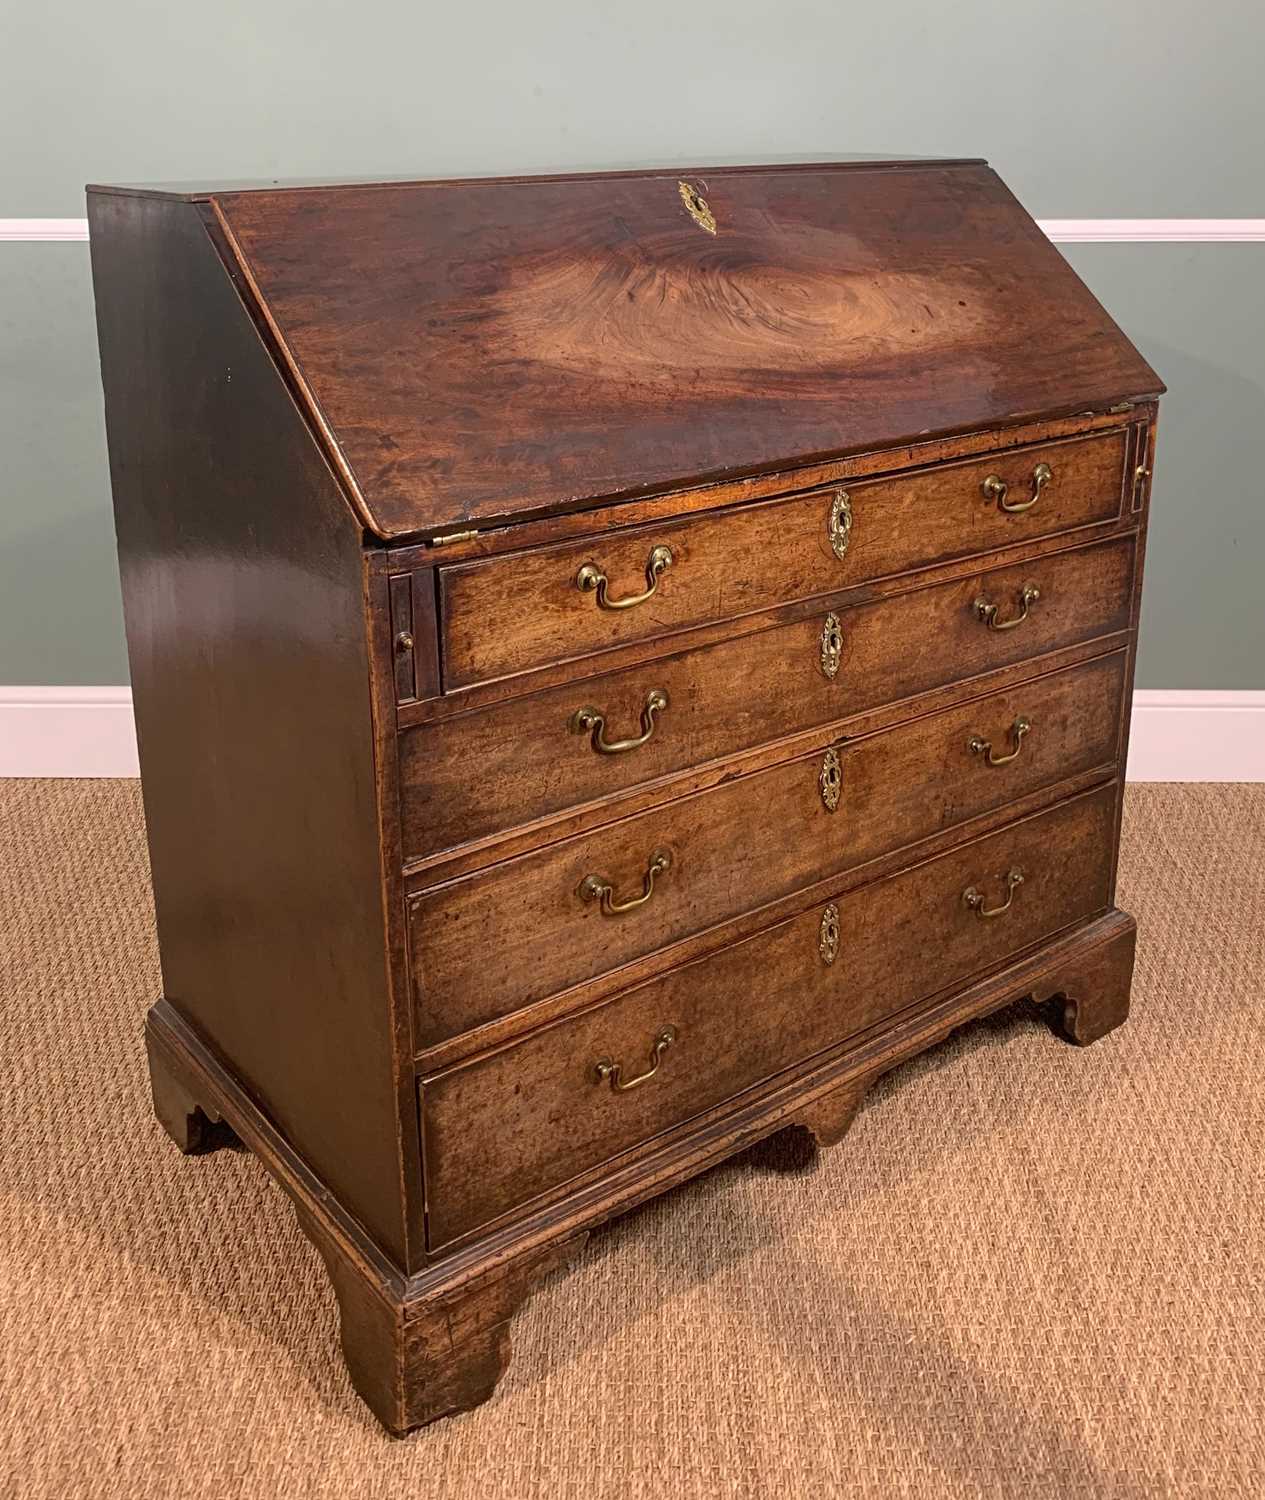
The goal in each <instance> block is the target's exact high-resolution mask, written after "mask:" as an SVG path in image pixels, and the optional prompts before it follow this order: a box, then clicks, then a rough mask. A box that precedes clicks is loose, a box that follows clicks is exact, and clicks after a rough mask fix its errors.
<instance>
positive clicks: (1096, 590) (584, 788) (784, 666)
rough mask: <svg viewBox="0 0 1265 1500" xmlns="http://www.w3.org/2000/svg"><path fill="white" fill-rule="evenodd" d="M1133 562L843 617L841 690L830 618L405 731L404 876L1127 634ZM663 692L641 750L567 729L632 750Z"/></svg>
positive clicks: (1025, 567) (1082, 552) (930, 592)
mask: <svg viewBox="0 0 1265 1500" xmlns="http://www.w3.org/2000/svg"><path fill="white" fill-rule="evenodd" d="M1133 555H1134V551H1133V541H1132V539H1131V538H1128V537H1126V538H1121V539H1118V540H1115V541H1111V542H1107V543H1104V544H1100V545H1097V546H1090V547H1081V548H1072V549H1069V550H1068V551H1064V552H1057V553H1051V554H1047V555H1045V556H1043V557H1040V558H1038V559H1034V560H1032V561H1030V562H1027V563H1023V564H1020V565H1017V566H1011V567H1006V568H1000V569H997V570H993V571H988V572H983V573H978V574H973V575H968V576H967V577H965V578H961V579H959V580H957V581H955V582H953V583H948V584H942V585H940V586H938V587H935V588H925V589H918V590H914V591H911V592H910V593H907V594H898V595H895V596H893V597H891V598H888V599H883V600H881V601H879V602H876V603H872V604H864V605H857V606H854V607H853V608H850V609H846V610H842V611H841V612H840V616H839V618H840V625H841V630H842V641H843V645H842V653H841V661H840V666H839V670H838V672H837V674H836V676H835V677H834V678H833V679H831V678H827V677H826V676H824V675H823V673H822V670H821V666H820V661H821V637H822V632H823V629H824V627H825V624H826V619H827V613H828V611H827V610H826V609H825V608H823V609H822V611H821V614H820V615H814V616H811V617H809V618H806V619H804V620H801V621H798V622H797V623H795V624H792V625H788V626H784V627H781V628H779V629H775V630H766V631H762V632H760V633H759V634H757V635H752V636H746V637H741V638H739V639H737V640H734V641H729V642H727V643H725V644H723V645H719V646H712V647H708V648H706V649H703V650H698V651H690V652H684V653H682V654H681V655H679V656H674V657H668V658H667V659H665V660H663V661H656V662H649V663H646V664H644V665H642V666H639V667H636V668H630V669H629V670H627V671H624V672H615V673H611V674H609V675H607V676H600V677H592V678H588V679H587V680H585V681H583V682H580V683H575V684H572V685H571V686H569V687H566V688H559V689H553V690H551V691H548V692H544V693H540V694H538V695H535V696H532V697H525V698H520V699H515V700H513V701H511V702H509V703H505V704H501V705H499V706H497V707H495V708H490V709H485V710H482V711H480V712H475V713H470V714H465V715H460V716H457V717H455V718H452V719H446V720H442V721H438V722H436V723H434V724H429V725H422V726H419V727H417V728H414V729H409V730H406V731H405V732H404V733H403V734H402V735H401V737H400V787H401V816H402V820H403V829H404V834H403V847H404V857H405V860H406V861H407V860H408V859H409V858H410V857H415V856H420V855H425V854H429V853H432V852H434V851H436V850H439V849H445V848H452V847H456V846H457V845H458V844H460V843H461V842H463V841H465V840H470V839H475V838H478V837H480V836H483V835H487V834H492V833H496V832H504V831H507V830H510V829H512V828H514V827H515V826H516V825H517V824H520V823H526V822H528V821H530V820H531V819H533V818H539V817H541V816H543V815H545V814H550V813H555V812H561V811H562V810H564V809H566V808H570V807H575V806H579V805H581V804H584V803H587V802H590V801H596V800H601V799H604V798H607V797H614V796H616V795H618V794H619V793H621V792H624V791H627V790H629V789H631V788H632V787H636V786H641V785H643V784H645V783H647V782H650V781H653V780H655V779H656V778H659V777H662V776H665V775H668V774H670V773H672V772H676V771H681V770H684V769H685V768H687V767H690V766H694V765H698V764H699V763H701V762H704V761H709V760H712V759H716V758H721V757H725V756H728V755H732V754H734V753H735V752H737V751H739V750H745V749H749V748H750V747H752V746H754V745H760V744H764V743H767V742H770V741H774V740H777V739H779V738H781V737H782V736H784V735H788V734H791V733H794V732H797V731H800V730H806V729H810V728H813V727H814V726H817V725H826V724H829V723H831V722H833V721H835V720H839V719H842V718H845V717H846V716H847V715H848V714H854V713H858V712H860V711H861V710H863V709H865V708H866V707H869V706H876V705H878V704H881V703H889V702H894V701H897V700H900V699H903V698H907V697H912V696H913V695H915V694H917V693H921V692H926V691H928V690H930V689H932V688H935V687H937V686H939V685H940V684H941V683H946V682H952V681H955V680H960V679H963V678H969V677H972V676H975V675H976V674H978V673H981V672H986V671H989V670H990V669H992V668H996V667H1002V666H1007V665H1009V664H1011V663H1013V662H1017V661H1023V660H1025V659H1028V658H1033V657H1037V656H1039V655H1041V654H1042V653H1043V652H1047V651H1053V650H1056V649H1058V648H1059V647H1061V646H1066V645H1069V644H1071V643H1072V642H1074V641H1081V640H1092V639H1094V638H1095V637H1097V636H1100V635H1106V634H1108V633H1110V632H1111V631H1113V630H1122V629H1124V628H1125V627H1126V626H1127V624H1128V619H1129V599H1130V592H1129V591H1130V588H1131V580H1132V569H1133ZM1028 583H1035V584H1037V585H1038V586H1039V587H1040V590H1041V598H1040V600H1039V601H1038V602H1037V603H1036V604H1034V605H1033V606H1032V608H1031V613H1030V616H1029V618H1028V619H1027V620H1026V621H1025V622H1024V624H1023V625H1021V626H1019V627H1018V628H1017V629H1013V630H1007V631H1001V632H999V631H993V630H989V629H988V628H987V627H986V625H985V624H984V622H983V621H981V620H980V618H979V617H978V614H977V612H976V608H975V601H976V600H977V599H978V598H980V597H981V596H983V597H986V598H987V599H988V600H990V601H991V602H993V603H995V604H997V606H998V608H999V610H1000V611H1001V618H1002V619H1006V618H1009V617H1010V616H1011V615H1012V614H1014V613H1017V611H1018V607H1019V606H1018V600H1019V596H1020V594H1021V593H1022V590H1023V588H1024V586H1025V585H1026V584H1028ZM655 690H659V691H661V692H663V693H664V694H665V695H666V696H667V699H668V707H667V708H666V709H665V710H663V711H662V712H661V713H660V714H659V715H658V717H657V720H656V727H655V731H654V734H653V736H652V737H651V738H650V740H648V741H647V743H646V744H644V745H642V746H641V747H640V748H639V749H637V750H633V751H630V752H628V753H624V754H618V755H601V754H596V753H594V751H593V749H592V744H591V739H590V737H589V736H587V735H584V734H578V733H574V732H573V731H572V730H571V728H570V727H569V726H570V725H571V723H572V721H573V716H574V714H575V713H576V711H577V710H579V709H582V708H584V707H586V706H593V707H596V708H598V709H600V710H601V712H602V713H603V714H604V715H605V716H606V719H607V725H608V729H607V731H606V732H607V734H608V736H609V737H610V738H616V737H623V736H626V735H635V734H636V733H637V730H638V725H639V718H640V715H641V712H642V709H643V705H644V704H645V702H646V698H647V695H648V694H650V693H651V692H653V691H655Z"/></svg>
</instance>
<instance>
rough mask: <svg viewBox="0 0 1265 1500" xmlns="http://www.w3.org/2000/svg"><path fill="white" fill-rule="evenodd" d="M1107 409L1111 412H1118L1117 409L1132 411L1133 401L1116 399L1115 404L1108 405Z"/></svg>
mask: <svg viewBox="0 0 1265 1500" xmlns="http://www.w3.org/2000/svg"><path fill="white" fill-rule="evenodd" d="M1107 410H1108V412H1112V413H1114V412H1118V411H1132V410H1133V402H1132V401H1118V402H1117V403H1116V404H1115V406H1109V407H1108V408H1107Z"/></svg>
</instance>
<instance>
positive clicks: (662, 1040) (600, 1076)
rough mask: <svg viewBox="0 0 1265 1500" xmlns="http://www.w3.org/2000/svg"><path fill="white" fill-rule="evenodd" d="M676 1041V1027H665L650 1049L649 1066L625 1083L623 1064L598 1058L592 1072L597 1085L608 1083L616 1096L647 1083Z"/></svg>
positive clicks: (605, 1058)
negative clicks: (595, 1077) (623, 1079)
mask: <svg viewBox="0 0 1265 1500" xmlns="http://www.w3.org/2000/svg"><path fill="white" fill-rule="evenodd" d="M674 1041H676V1027H675V1026H665V1027H664V1028H663V1030H662V1031H661V1032H660V1033H659V1034H658V1036H656V1037H655V1039H654V1041H653V1043H651V1047H650V1066H649V1068H647V1069H646V1071H645V1072H644V1073H638V1074H637V1076H636V1078H630V1079H629V1080H628V1082H627V1083H624V1082H623V1081H622V1078H621V1075H622V1073H623V1070H624V1065H623V1063H617V1062H615V1061H613V1060H612V1059H611V1058H609V1057H602V1058H599V1059H598V1061H597V1062H595V1063H594V1064H593V1071H594V1073H595V1074H596V1075H597V1081H598V1083H607V1082H609V1083H610V1086H611V1091H612V1092H613V1093H616V1094H626V1093H627V1092H628V1090H629V1089H635V1088H639V1087H640V1086H641V1085H642V1084H643V1083H649V1081H650V1080H651V1079H652V1078H653V1077H654V1075H655V1074H656V1073H657V1072H658V1071H659V1064H660V1062H662V1060H663V1054H664V1053H665V1052H666V1051H667V1050H668V1048H669V1047H670V1046H671V1045H672V1043H673V1042H674Z"/></svg>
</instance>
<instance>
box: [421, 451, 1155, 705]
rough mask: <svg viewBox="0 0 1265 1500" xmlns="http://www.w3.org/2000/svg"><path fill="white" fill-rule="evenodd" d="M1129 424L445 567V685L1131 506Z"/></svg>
mask: <svg viewBox="0 0 1265 1500" xmlns="http://www.w3.org/2000/svg"><path fill="white" fill-rule="evenodd" d="M1124 470H1125V431H1124V429H1123V428H1116V429H1113V430H1111V431H1109V432H1103V433H1095V434H1094V435H1092V436H1090V437H1085V438H1073V439H1068V440H1065V441H1062V442H1054V443H1041V444H1036V445H1033V446H1030V447H1027V448H1016V449H1011V450H1009V451H1007V452H1005V453H998V454H993V455H991V456H986V457H984V458H978V459H972V460H971V461H970V462H963V463H953V464H942V465H939V466H937V467H935V468H927V469H918V470H914V471H911V472H908V473H904V474H899V475H894V476H889V477H888V478H885V479H871V480H865V481H864V482H861V483H856V484H848V485H846V486H832V487H831V488H829V489H825V490H815V491H813V492H812V493H810V494H807V495H797V496H793V497H791V498H789V499H781V500H769V501H764V502H761V503H759V504H751V505H742V506H736V507H732V508H730V509H728V510H718V511H712V512H709V513H707V514H703V515H698V516H695V517H693V518H691V519H687V520H682V521H672V522H667V523H663V524H655V525H651V526H635V527H628V528H627V529H624V530H618V531H612V532H608V533H607V534H606V535H603V536H596V537H589V538H587V539H585V540H583V541H579V542H567V543H565V544H562V545H559V546H556V547H541V548H538V549H537V550H535V551H531V552H520V553H515V554H513V555H508V556H502V557H496V558H489V559H486V560H480V561H477V562H469V563H457V564H454V565H453V566H451V567H447V568H441V569H440V572H439V577H440V608H441V620H442V630H443V642H444V644H443V661H444V686H445V688H446V689H452V688H459V687H467V686H469V685H470V684H472V683H475V682H482V681H486V680H488V679H490V678H496V677H507V676H512V675H513V674H514V673H517V672H525V671H529V670H530V669H531V668H533V667H540V666H545V665H548V664H550V663H553V662H558V661H565V660H568V659H570V658H572V657H580V656H587V655H589V654H590V653H592V652H595V651H604V650H608V649H610V648H611V647H614V646H624V645H628V644H629V643H630V642H633V641H639V640H644V639H646V638H647V637H650V636H656V635H664V634H667V633H669V632H671V631H674V630H682V629H685V628H687V627H690V626H695V625H704V624H708V623H711V622H712V621H716V620H724V619H730V618H733V617H734V616H737V615H743V614H748V613H750V612H752V611H754V610H760V609H768V608H771V607H773V606H775V605H778V604H785V603H788V602H790V601H792V600H796V599H804V598H810V597H811V596H813V595H815V594H828V593H836V592H838V591H839V590H840V589H843V588H847V587H848V586H849V585H851V584H854V583H864V582H866V581H867V580H870V579H874V578H883V577H887V576H889V575H891V574H893V573H902V572H907V571H909V570H911V569H915V568H922V567H929V566H932V565H934V564H936V563H941V562H947V561H949V560H950V559H953V558H959V557H967V556H971V555H972V554H975V553H982V552H988V551H990V550H994V549H996V548H999V547H1006V546H1010V545H1012V544H1014V543H1016V542H1026V541H1030V540H1032V539H1033V538H1036V537H1042V536H1048V535H1050V534H1052V533H1054V532H1060V531H1069V530H1072V529H1073V528H1075V527H1078V526H1086V525H1090V524H1092V523H1094V522H1099V521H1110V520H1112V519H1113V518H1114V517H1115V516H1117V515H1118V514H1119V512H1120V503H1121V495H1122V493H1123V485H1124Z"/></svg>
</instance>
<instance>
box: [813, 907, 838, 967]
mask: <svg viewBox="0 0 1265 1500" xmlns="http://www.w3.org/2000/svg"><path fill="white" fill-rule="evenodd" d="M817 949H818V952H819V953H820V954H821V961H822V963H824V964H825V965H826V967H827V968H829V967H830V965H831V964H832V963H834V961H835V959H836V958H838V957H839V908H838V907H837V906H836V905H835V904H834V902H833V901H832V902H831V903H830V905H829V906H828V907H827V908H826V909H825V911H824V912H822V914H821V927H820V928H819V929H818V932H817Z"/></svg>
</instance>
